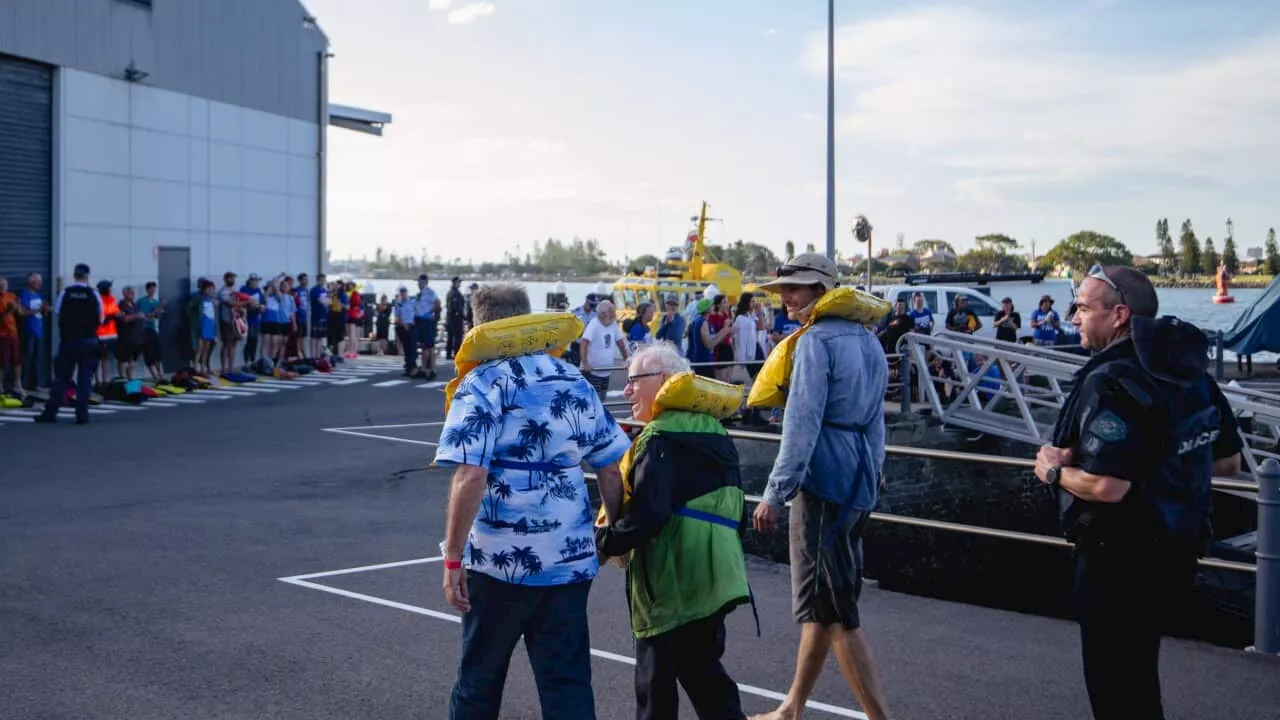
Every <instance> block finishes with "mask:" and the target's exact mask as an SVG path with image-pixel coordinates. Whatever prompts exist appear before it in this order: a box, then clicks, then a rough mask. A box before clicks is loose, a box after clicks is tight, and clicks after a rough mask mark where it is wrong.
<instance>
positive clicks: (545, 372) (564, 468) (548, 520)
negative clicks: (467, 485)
mask: <svg viewBox="0 0 1280 720" xmlns="http://www.w3.org/2000/svg"><path fill="white" fill-rule="evenodd" d="M630 445H631V441H630V439H629V438H628V437H627V435H626V433H624V432H623V431H622V428H621V427H619V426H618V423H617V422H616V421H615V420H614V419H613V415H611V414H610V413H609V412H608V411H607V410H605V408H604V406H603V405H601V403H600V400H599V398H598V396H597V395H596V392H595V390H594V389H592V387H591V384H590V383H588V382H587V381H586V379H585V378H583V377H582V373H580V372H579V371H578V369H577V368H576V367H574V366H572V365H568V364H566V363H563V362H561V361H559V360H557V359H555V358H552V357H551V356H549V355H547V354H545V353H535V354H533V355H525V356H521V357H518V358H513V359H510V360H494V361H490V362H487V363H484V364H482V365H480V366H479V367H478V368H476V369H475V370H472V371H471V373H470V374H468V375H467V376H466V377H465V378H464V379H463V381H462V383H461V384H460V385H459V386H458V390H457V392H456V393H455V394H454V396H453V404H452V405H451V406H450V408H449V416H448V417H447V418H445V423H444V428H443V432H442V434H441V437H440V447H439V448H438V449H437V451H436V463H437V464H440V465H446V464H453V465H457V464H462V465H473V466H477V467H482V468H485V469H486V470H487V471H488V476H487V479H486V481H485V495H484V501H483V503H482V504H481V508H480V513H479V514H478V515H477V517H476V520H475V522H474V523H473V524H472V526H471V534H470V536H469V537H468V539H467V548H466V552H465V553H464V554H463V564H464V565H465V567H467V569H469V570H473V571H476V572H482V573H485V574H486V575H490V576H492V577H494V578H497V579H499V580H503V581H505V582H509V583H517V584H522V585H529V586H552V585H566V584H569V583H575V582H582V581H584V580H590V579H591V578H593V577H595V575H596V573H598V572H599V570H600V565H599V562H598V561H597V559H596V545H595V535H594V529H593V521H594V519H595V513H594V512H593V509H592V507H591V500H590V498H589V497H588V496H587V486H586V481H585V479H584V478H583V475H582V469H581V465H580V463H581V461H583V460H586V461H587V462H588V463H590V464H591V466H592V467H597V468H599V467H604V466H606V465H610V464H612V463H614V462H617V461H618V460H620V459H621V458H622V456H623V454H624V453H626V451H627V448H628V447H630Z"/></svg>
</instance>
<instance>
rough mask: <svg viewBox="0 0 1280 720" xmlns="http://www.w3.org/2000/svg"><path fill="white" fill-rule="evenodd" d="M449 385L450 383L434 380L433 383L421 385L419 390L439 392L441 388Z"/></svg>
mask: <svg viewBox="0 0 1280 720" xmlns="http://www.w3.org/2000/svg"><path fill="white" fill-rule="evenodd" d="M448 384H449V383H448V382H443V381H440V380H433V381H432V382H428V383H422V384H421V385H419V386H418V388H419V389H420V390H439V389H440V388H443V387H444V386H445V385H448Z"/></svg>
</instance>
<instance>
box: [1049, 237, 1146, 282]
mask: <svg viewBox="0 0 1280 720" xmlns="http://www.w3.org/2000/svg"><path fill="white" fill-rule="evenodd" d="M1098 263H1101V264H1103V265H1132V264H1133V253H1131V252H1129V248H1127V247H1125V246H1124V243H1122V242H1120V241H1119V240H1116V239H1115V238H1113V237H1111V236H1110V235H1103V234H1102V233H1098V232H1094V231H1092V230H1081V231H1080V232H1078V233H1075V234H1074V235H1072V236H1070V237H1068V238H1066V239H1065V240H1063V241H1061V242H1059V243H1058V244H1057V245H1054V246H1053V248H1052V249H1051V250H1049V252H1047V253H1045V254H1044V257H1043V258H1041V260H1040V267H1041V268H1043V269H1045V270H1051V269H1053V268H1057V267H1066V268H1068V269H1070V270H1071V274H1072V275H1082V274H1084V273H1085V272H1086V271H1087V270H1088V269H1089V268H1090V267H1092V266H1093V265H1095V264H1098Z"/></svg>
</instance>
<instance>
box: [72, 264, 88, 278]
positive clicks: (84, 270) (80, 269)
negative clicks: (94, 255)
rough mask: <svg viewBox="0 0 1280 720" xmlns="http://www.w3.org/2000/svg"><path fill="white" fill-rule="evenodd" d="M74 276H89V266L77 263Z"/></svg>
mask: <svg viewBox="0 0 1280 720" xmlns="http://www.w3.org/2000/svg"><path fill="white" fill-rule="evenodd" d="M74 274H75V276H76V277H85V276H87V275H88V274H89V266H88V265H85V264H84V263H77V264H76V267H75V271H74Z"/></svg>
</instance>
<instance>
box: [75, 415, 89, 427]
mask: <svg viewBox="0 0 1280 720" xmlns="http://www.w3.org/2000/svg"><path fill="white" fill-rule="evenodd" d="M76 424H77V425H88V424H89V416H88V415H86V416H84V417H77V418H76Z"/></svg>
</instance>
